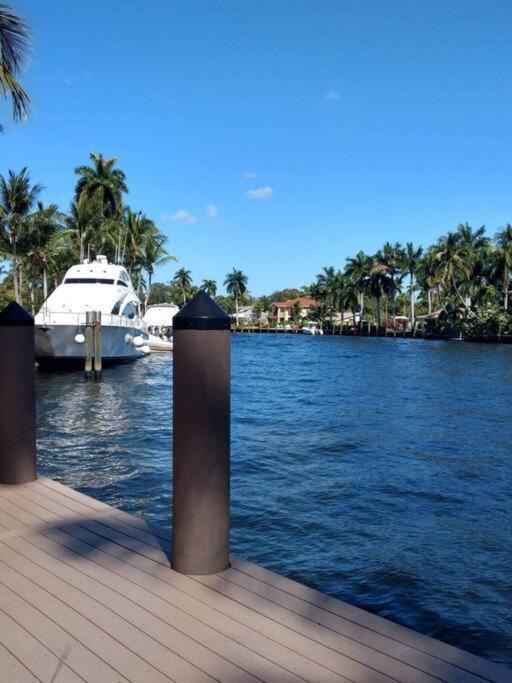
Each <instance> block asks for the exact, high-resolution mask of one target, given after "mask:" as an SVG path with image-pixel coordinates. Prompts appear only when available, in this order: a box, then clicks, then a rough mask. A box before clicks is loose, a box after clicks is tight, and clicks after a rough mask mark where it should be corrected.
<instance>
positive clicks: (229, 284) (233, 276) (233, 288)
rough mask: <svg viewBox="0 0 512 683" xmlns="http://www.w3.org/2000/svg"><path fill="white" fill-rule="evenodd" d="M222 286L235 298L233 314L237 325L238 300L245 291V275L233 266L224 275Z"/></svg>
mask: <svg viewBox="0 0 512 683" xmlns="http://www.w3.org/2000/svg"><path fill="white" fill-rule="evenodd" d="M224 286H225V287H226V290H227V292H228V294H230V295H231V296H232V297H234V299H235V315H236V323H237V325H238V300H239V298H240V297H241V296H243V295H244V294H245V292H246V291H247V275H244V273H243V272H242V271H241V270H236V268H233V270H232V271H231V273H228V274H227V275H226V279H225V280H224Z"/></svg>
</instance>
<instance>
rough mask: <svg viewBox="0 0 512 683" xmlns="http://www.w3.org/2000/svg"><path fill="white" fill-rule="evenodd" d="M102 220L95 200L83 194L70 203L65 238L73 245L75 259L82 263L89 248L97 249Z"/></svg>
mask: <svg viewBox="0 0 512 683" xmlns="http://www.w3.org/2000/svg"><path fill="white" fill-rule="evenodd" d="M102 220H103V218H102V216H101V214H100V210H99V209H98V202H97V200H96V199H94V198H93V199H90V198H89V197H87V196H86V195H85V194H81V195H80V196H79V197H78V198H77V199H74V200H73V201H72V202H71V205H70V208H69V213H68V215H67V217H66V227H67V231H68V232H67V234H66V238H69V239H70V240H71V241H72V242H73V243H74V244H75V249H76V256H75V259H76V258H78V259H79V260H80V261H83V260H84V259H85V254H86V250H87V251H88V249H89V247H90V246H93V247H94V248H95V249H99V246H100V245H99V244H97V238H98V235H99V228H100V225H101V223H102Z"/></svg>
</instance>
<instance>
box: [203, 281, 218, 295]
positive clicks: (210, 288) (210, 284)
mask: <svg viewBox="0 0 512 683" xmlns="http://www.w3.org/2000/svg"><path fill="white" fill-rule="evenodd" d="M200 289H202V290H203V292H206V294H208V296H211V297H214V296H215V295H216V294H217V283H216V282H215V280H203V281H202V282H201V287H200Z"/></svg>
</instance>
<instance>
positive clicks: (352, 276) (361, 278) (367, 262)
mask: <svg viewBox="0 0 512 683" xmlns="http://www.w3.org/2000/svg"><path fill="white" fill-rule="evenodd" d="M371 269H372V259H371V258H370V256H368V255H367V254H365V253H364V251H358V252H357V254H356V255H355V257H353V258H347V264H346V266H345V274H346V275H347V276H348V278H349V280H350V281H351V282H352V284H353V285H354V287H355V289H356V291H357V294H358V298H359V328H360V329H362V326H363V316H364V295H365V293H366V292H367V291H368V283H369V279H370V273H371Z"/></svg>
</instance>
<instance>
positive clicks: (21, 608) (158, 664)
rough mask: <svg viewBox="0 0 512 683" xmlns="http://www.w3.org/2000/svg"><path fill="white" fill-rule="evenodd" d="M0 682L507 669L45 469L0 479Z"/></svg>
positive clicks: (430, 677)
mask: <svg viewBox="0 0 512 683" xmlns="http://www.w3.org/2000/svg"><path fill="white" fill-rule="evenodd" d="M0 544H1V545H0V672H1V673H0V679H1V681H2V682H3V683H37V682H38V681H39V682H42V683H76V682H79V681H90V682H91V683H114V682H116V683H117V682H120V681H122V682H126V681H133V682H138V683H153V682H154V683H156V682H158V683H161V682H163V681H176V682H180V683H203V682H207V681H208V682H211V681H226V682H229V683H245V682H251V683H253V682H255V681H268V682H272V683H274V682H276V683H277V682H280V683H301V682H303V681H312V682H314V683H322V682H325V683H337V682H338V683H347V682H348V681H353V682H357V683H391V682H392V681H395V682H396V681H401V682H404V683H406V682H407V683H412V682H422V683H428V682H430V683H434V682H437V683H439V681H446V682H449V683H482V682H483V681H494V682H496V683H506V682H507V683H510V681H512V673H511V672H510V671H507V670H506V669H504V668H502V667H500V666H498V665H496V664H493V663H491V662H487V661H485V660H483V659H481V658H479V657H475V656H473V655H471V654H468V653H466V652H463V651H461V650H458V649H456V648H454V647H452V646H450V645H446V644H444V643H441V642H438V641H435V640H433V639H431V638H429V637H427V636H424V635H420V634H418V633H416V632H414V631H412V630H410V629H407V628H404V627H402V626H399V625H397V624H395V623H392V622H390V621H386V620H385V619H382V618H380V617H377V616H375V615H373V614H370V613H368V612H365V611H363V610H361V609H358V608H356V607H353V606H351V605H349V604H346V603H344V602H341V601H339V600H335V599H334V598H331V597H328V596H326V595H323V594H321V593H319V592H317V591H315V590H312V589H310V588H307V587H306V586H303V585H301V584H299V583H297V582H295V581H292V580H290V579H287V578H285V577H283V576H279V575H277V574H275V573H273V572H271V571H268V570H266V569H263V568H262V567H259V566H256V565H254V564H251V563H249V562H245V561H243V560H240V559H238V558H236V557H232V559H231V567H230V568H229V569H228V570H227V571H224V572H221V573H219V574H215V575H209V576H185V575H184V574H179V573H177V572H175V571H173V570H172V569H171V567H170V559H169V556H170V550H171V548H170V541H169V539H168V538H166V537H163V536H161V535H159V534H158V533H155V532H154V531H152V530H151V529H150V527H149V526H148V525H147V524H146V523H145V522H144V521H143V520H141V519H140V518H138V517H134V516H132V515H129V514H127V513H124V512H122V511H120V510H117V509H115V508H113V507H110V506H108V505H106V504H104V503H101V502H99V501H97V500H95V499H93V498H90V497H88V496H85V495H83V494H81V493H78V492H77V491H74V490H73V489H71V488H68V487H66V486H63V485H62V484H60V483H57V482H56V481H54V480H51V479H48V478H46V477H39V478H38V479H37V480H36V481H34V482H30V483H27V484H20V485H1V486H0Z"/></svg>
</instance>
